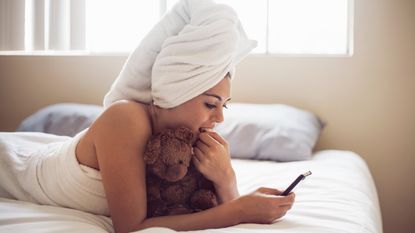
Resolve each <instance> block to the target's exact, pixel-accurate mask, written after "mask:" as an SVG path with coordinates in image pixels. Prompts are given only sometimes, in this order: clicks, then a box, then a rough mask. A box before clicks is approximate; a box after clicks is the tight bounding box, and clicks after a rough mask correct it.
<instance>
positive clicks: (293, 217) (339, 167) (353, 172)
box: [0, 150, 382, 233]
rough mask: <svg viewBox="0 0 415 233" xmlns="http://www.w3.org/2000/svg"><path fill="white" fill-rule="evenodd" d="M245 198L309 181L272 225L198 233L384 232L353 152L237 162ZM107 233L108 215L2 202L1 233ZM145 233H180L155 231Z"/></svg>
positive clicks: (362, 165) (369, 184) (365, 172)
mask: <svg viewBox="0 0 415 233" xmlns="http://www.w3.org/2000/svg"><path fill="white" fill-rule="evenodd" d="M233 165H234V168H235V172H236V174H237V178H238V187H239V190H240V192H241V194H246V193H248V192H251V191H254V190H255V189H256V188H258V187H259V186H268V187H275V188H280V189H284V188H285V187H287V186H288V185H289V184H290V183H291V182H292V181H293V180H294V179H295V178H296V177H297V176H298V175H299V174H300V173H303V172H306V171H308V170H310V171H312V172H313V174H312V175H311V176H309V177H307V178H306V179H305V180H304V182H302V183H301V184H300V185H299V186H297V188H296V189H294V192H295V193H296V202H295V204H294V206H293V208H292V209H291V210H290V211H289V212H288V213H287V215H286V216H284V217H283V218H282V219H280V220H278V221H277V222H275V223H273V224H269V225H263V224H240V225H236V226H233V227H228V228H221V229H214V230H212V229H209V230H204V231H192V232H216V233H236V232H238V233H254V232H255V233H260V232H261V233H263V232H277V233H278V232H284V233H307V232H310V233H311V232H313V233H314V232H319V233H329V232H330V233H342V232H350V233H355V232H368V233H372V232H373V233H375V232H376V233H381V232H382V222H381V217H380V209H379V202H378V197H377V193H376V188H375V186H374V182H373V179H372V176H371V174H370V172H369V170H368V167H367V165H366V163H365V162H364V161H363V160H362V159H361V158H360V157H359V156H358V155H357V154H355V153H353V152H349V151H339V150H326V151H320V152H317V153H315V154H314V155H313V157H312V159H311V160H307V161H300V162H287V163H276V162H271V161H254V160H236V159H234V160H233ZM29 231H30V232H106V231H110V232H111V231H112V229H111V220H110V219H109V218H107V217H104V216H99V215H93V214H90V213H86V212H82V211H77V210H72V209H67V208H60V207H53V206H46V205H36V204H32V203H28V202H22V201H16V200H10V199H4V198H3V199H0V232H29ZM141 232H146V233H147V232H175V231H172V230H169V229H166V228H149V229H146V230H144V231H141Z"/></svg>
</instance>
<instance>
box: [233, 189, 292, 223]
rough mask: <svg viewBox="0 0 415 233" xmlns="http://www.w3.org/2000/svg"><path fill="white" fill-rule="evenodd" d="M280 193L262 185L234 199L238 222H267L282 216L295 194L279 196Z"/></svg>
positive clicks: (290, 205) (290, 204) (289, 206)
mask: <svg viewBox="0 0 415 233" xmlns="http://www.w3.org/2000/svg"><path fill="white" fill-rule="evenodd" d="M281 193H282V192H281V191H279V190H277V189H271V188H264V187H262V188H259V189H257V190H256V191H255V192H253V193H251V194H248V195H245V196H241V197H240V198H238V199H236V200H235V201H234V202H233V204H235V205H236V206H237V208H239V213H240V214H239V217H240V222H241V223H262V224H269V223H273V222H274V221H275V220H277V219H279V218H281V217H282V216H284V215H285V214H286V213H287V211H288V210H289V209H291V207H292V205H293V203H294V199H295V194H294V193H290V194H289V195H287V196H280V194H281Z"/></svg>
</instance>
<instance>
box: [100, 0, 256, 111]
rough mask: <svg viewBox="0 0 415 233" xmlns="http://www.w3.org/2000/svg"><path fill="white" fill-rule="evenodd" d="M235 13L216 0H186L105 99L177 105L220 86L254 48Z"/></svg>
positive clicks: (134, 55) (145, 43)
mask: <svg viewBox="0 0 415 233" xmlns="http://www.w3.org/2000/svg"><path fill="white" fill-rule="evenodd" d="M255 46H256V42H255V41H253V40H249V39H248V38H247V36H246V34H245V32H244V30H243V28H242V26H241V23H240V21H239V19H238V17H237V15H236V13H235V11H234V10H233V9H232V8H231V7H229V6H226V5H222V4H216V3H214V2H213V1H211V0H181V1H179V2H178V3H177V4H176V5H175V6H174V7H173V8H172V10H171V11H169V12H168V13H167V14H165V15H164V17H163V18H162V19H161V20H160V22H158V23H157V24H156V25H155V26H154V28H153V29H152V30H151V31H150V32H149V33H148V34H147V35H146V37H145V38H144V39H143V40H142V41H141V43H140V44H139V46H138V47H137V48H136V49H135V50H134V51H133V53H132V54H131V55H130V56H129V58H128V60H127V62H126V64H125V65H124V67H123V68H122V70H121V73H120V75H119V76H118V77H117V79H116V81H115V82H114V83H113V85H112V86H111V89H110V91H109V92H108V93H107V94H106V96H105V99H104V106H105V107H108V106H109V105H110V104H111V103H113V102H115V101H117V100H121V99H127V100H135V101H139V102H143V103H150V102H154V104H155V105H157V106H160V107H163V108H172V107H175V106H178V105H180V104H182V103H184V102H186V101H188V100H190V99H192V98H193V97H196V96H198V95H200V94H202V93H203V92H205V91H206V90H208V89H210V88H212V87H213V86H215V85H216V84H217V83H218V82H219V81H220V80H222V79H223V78H224V77H225V75H226V74H227V73H228V72H229V73H230V75H231V77H233V76H234V68H235V66H236V64H238V63H239V62H240V61H241V60H242V59H243V58H244V57H245V56H246V55H248V53H249V52H250V51H251V50H252V49H253V48H255Z"/></svg>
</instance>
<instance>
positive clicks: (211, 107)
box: [205, 103, 216, 109]
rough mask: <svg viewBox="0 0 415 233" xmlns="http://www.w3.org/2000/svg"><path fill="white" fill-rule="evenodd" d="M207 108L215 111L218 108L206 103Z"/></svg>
mask: <svg viewBox="0 0 415 233" xmlns="http://www.w3.org/2000/svg"><path fill="white" fill-rule="evenodd" d="M205 106H206V107H207V108H208V109H214V108H216V105H214V104H208V103H205Z"/></svg>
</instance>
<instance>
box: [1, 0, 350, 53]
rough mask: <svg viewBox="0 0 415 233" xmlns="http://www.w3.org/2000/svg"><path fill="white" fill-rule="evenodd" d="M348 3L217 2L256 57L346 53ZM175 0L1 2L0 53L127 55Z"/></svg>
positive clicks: (291, 0) (322, 0)
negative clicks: (253, 43) (235, 19)
mask: <svg viewBox="0 0 415 233" xmlns="http://www.w3.org/2000/svg"><path fill="white" fill-rule="evenodd" d="M353 1H354V0H243V1H242V0H216V2H218V3H224V4H228V5H230V6H232V7H233V8H234V9H235V11H236V12H237V13H238V15H239V18H240V20H241V22H242V24H243V25H244V28H245V30H246V32H247V34H248V36H249V37H250V38H252V39H255V40H257V41H258V47H257V48H256V49H255V50H254V51H253V52H254V53H257V54H293V55H296V54H297V55H309V54H311V55H313V54H317V55H331V54H335V55H350V54H352V42H353V41H352V38H353V35H352V26H353V20H352V19H353V17H352V16H353V12H352V9H353V3H354V2H353ZM175 2H177V0H158V1H157V0H0V20H1V22H0V33H1V34H0V50H3V51H4V50H23V51H33V50H37V51H44V50H46V51H73V50H77V51H89V52H128V51H131V50H132V49H134V48H135V47H136V46H137V44H138V43H139V42H140V40H141V39H142V38H143V37H144V36H145V35H146V33H147V32H148V31H149V30H150V29H151V28H152V26H153V25H154V24H155V23H156V22H157V20H158V19H159V18H160V17H161V16H162V15H163V14H164V12H165V11H166V9H169V8H170V7H171V6H172V5H173V4H174V3H175Z"/></svg>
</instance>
